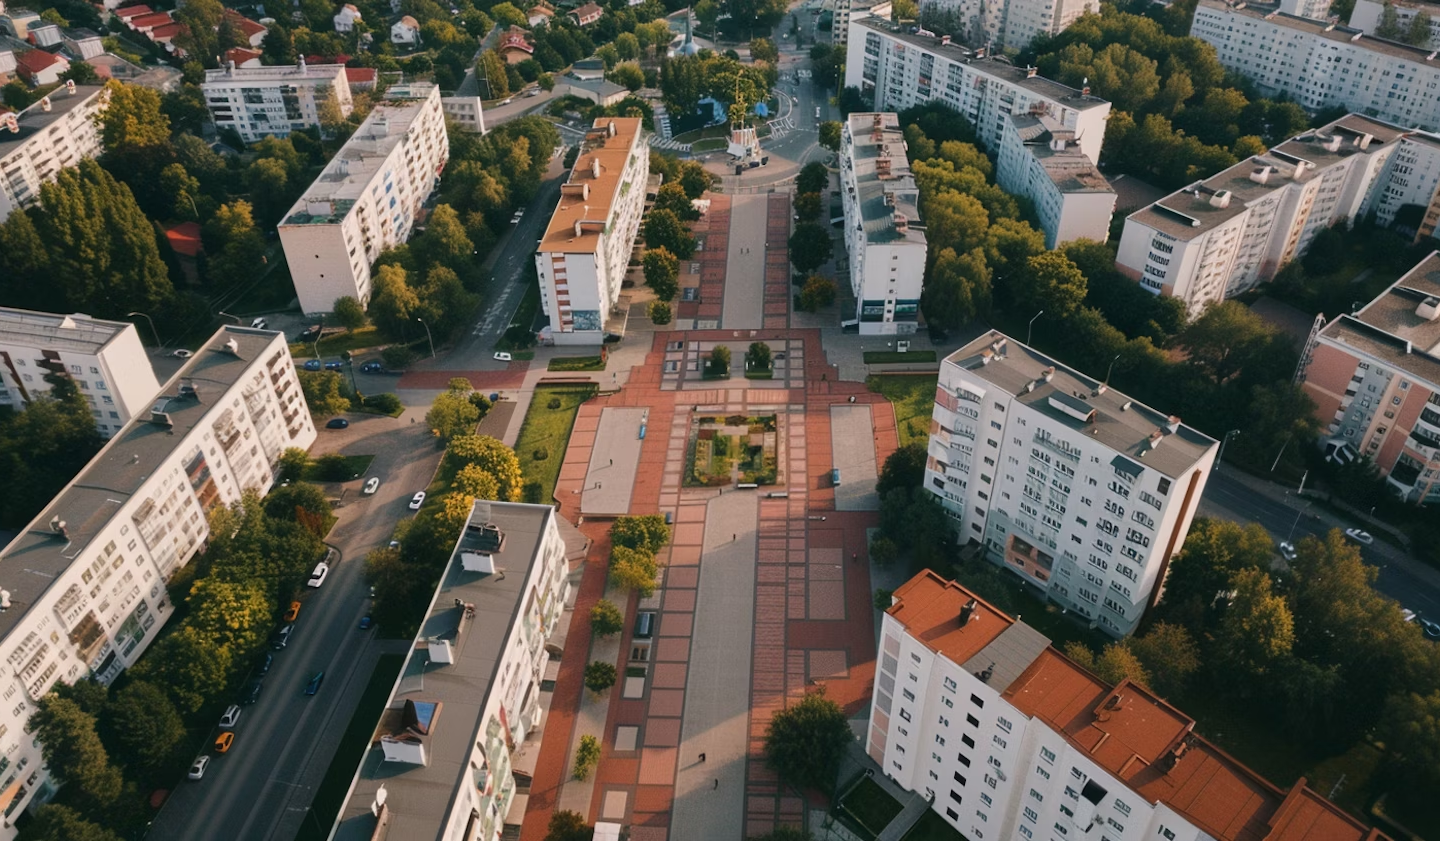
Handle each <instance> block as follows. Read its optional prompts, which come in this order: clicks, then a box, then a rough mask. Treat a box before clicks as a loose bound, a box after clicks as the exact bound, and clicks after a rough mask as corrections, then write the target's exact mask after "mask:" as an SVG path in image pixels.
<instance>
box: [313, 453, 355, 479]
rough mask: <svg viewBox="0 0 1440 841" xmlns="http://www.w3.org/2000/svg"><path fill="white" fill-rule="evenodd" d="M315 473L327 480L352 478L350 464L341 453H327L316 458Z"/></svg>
mask: <svg viewBox="0 0 1440 841" xmlns="http://www.w3.org/2000/svg"><path fill="white" fill-rule="evenodd" d="M315 475H316V476H318V477H319V478H320V479H321V480H322V481H326V482H343V481H345V480H346V479H349V478H350V465H349V463H347V462H346V461H345V457H344V456H342V455H340V454H339V453H326V454H325V455H323V456H321V457H319V458H317V459H315Z"/></svg>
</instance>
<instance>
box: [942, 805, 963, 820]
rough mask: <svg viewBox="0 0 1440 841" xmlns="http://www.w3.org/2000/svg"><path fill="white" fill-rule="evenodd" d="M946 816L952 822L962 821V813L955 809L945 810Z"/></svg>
mask: <svg viewBox="0 0 1440 841" xmlns="http://www.w3.org/2000/svg"><path fill="white" fill-rule="evenodd" d="M945 816H946V817H948V818H949V819H950V820H952V821H958V820H960V813H959V812H957V811H955V810H954V809H951V808H949V807H946V809H945Z"/></svg>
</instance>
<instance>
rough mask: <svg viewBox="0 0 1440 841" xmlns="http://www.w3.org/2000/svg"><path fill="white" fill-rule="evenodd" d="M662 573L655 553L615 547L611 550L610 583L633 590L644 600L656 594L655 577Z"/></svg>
mask: <svg viewBox="0 0 1440 841" xmlns="http://www.w3.org/2000/svg"><path fill="white" fill-rule="evenodd" d="M659 572H660V568H659V566H658V565H657V564H656V563H655V555H654V553H652V552H650V551H648V550H646V549H630V548H628V547H625V546H615V547H613V548H612V549H611V550H610V581H611V582H612V583H613V584H614V585H615V586H617V587H620V588H623V589H626V590H633V591H634V592H635V593H636V594H637V595H639V597H640V598H642V599H648V598H650V596H651V595H653V594H654V592H655V576H656V575H658V574H659Z"/></svg>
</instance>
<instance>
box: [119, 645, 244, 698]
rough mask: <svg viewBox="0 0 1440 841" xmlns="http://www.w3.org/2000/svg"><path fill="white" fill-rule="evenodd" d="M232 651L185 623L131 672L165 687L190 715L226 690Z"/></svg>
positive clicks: (153, 648)
mask: <svg viewBox="0 0 1440 841" xmlns="http://www.w3.org/2000/svg"><path fill="white" fill-rule="evenodd" d="M230 663H231V654H230V650H229V649H227V648H225V647H224V646H222V645H220V644H219V643H217V642H216V641H215V640H213V639H210V638H209V637H206V636H205V635H204V634H202V633H201V632H200V631H199V630H197V629H196V628H193V627H190V626H188V625H184V626H181V627H179V628H177V629H176V630H175V632H174V633H171V634H169V635H167V636H164V637H162V638H160V640H159V641H158V642H156V643H155V645H154V646H153V647H151V649H150V651H149V652H147V653H146V654H145V657H144V658H143V659H142V660H141V661H140V662H139V663H137V664H135V666H134V667H132V669H131V671H132V672H133V673H134V676H135V677H137V678H139V679H142V680H148V681H150V682H151V683H153V684H155V685H156V686H162V687H164V688H165V691H166V692H168V693H169V695H170V698H171V700H173V701H174V702H175V708H176V709H177V710H179V711H180V713H181V714H182V715H190V714H191V713H194V712H195V711H196V710H198V709H200V708H201V707H203V706H205V704H206V703H208V702H209V700H210V699H211V698H214V697H216V696H218V695H219V694H220V693H221V692H224V691H225V681H226V677H227V676H228V674H229V672H230Z"/></svg>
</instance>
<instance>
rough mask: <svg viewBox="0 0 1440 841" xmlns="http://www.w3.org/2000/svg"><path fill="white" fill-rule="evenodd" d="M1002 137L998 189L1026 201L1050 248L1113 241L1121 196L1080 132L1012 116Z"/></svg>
mask: <svg viewBox="0 0 1440 841" xmlns="http://www.w3.org/2000/svg"><path fill="white" fill-rule="evenodd" d="M1005 119H1006V120H1007V122H1008V123H1009V125H1008V126H1006V129H1007V130H1006V131H1005V132H1004V134H1003V135H1001V140H1000V154H999V156H998V158H999V161H998V163H997V165H996V167H995V183H997V184H999V185H1000V189H1002V190H1004V191H1005V192H1007V193H1012V194H1014V195H1017V196H1025V197H1026V198H1028V199H1030V201H1031V202H1032V203H1033V204H1034V206H1035V212H1036V214H1037V215H1038V216H1039V217H1040V229H1041V230H1042V231H1044V232H1045V247H1046V248H1051V249H1053V248H1058V247H1059V246H1061V245H1064V244H1065V243H1067V242H1069V241H1071V240H1074V239H1081V238H1086V239H1093V240H1095V241H1097V242H1104V241H1105V240H1106V239H1107V238H1109V236H1110V216H1111V214H1113V213H1114V212H1115V190H1114V189H1112V188H1111V187H1110V182H1109V181H1107V180H1105V176H1104V175H1101V174H1100V168H1099V167H1097V166H1096V165H1095V162H1094V161H1092V160H1090V159H1089V158H1087V157H1086V156H1085V153H1084V152H1082V151H1081V150H1080V143H1079V141H1078V140H1077V139H1076V137H1075V132H1074V131H1073V130H1071V129H1069V128H1067V127H1065V126H1064V125H1062V124H1061V123H1060V122H1059V121H1057V120H1055V119H1054V118H1052V117H1050V116H1049V115H1047V114H1036V115H1032V114H1011V115H1009V116H1008V117H1006V118H1005Z"/></svg>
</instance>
